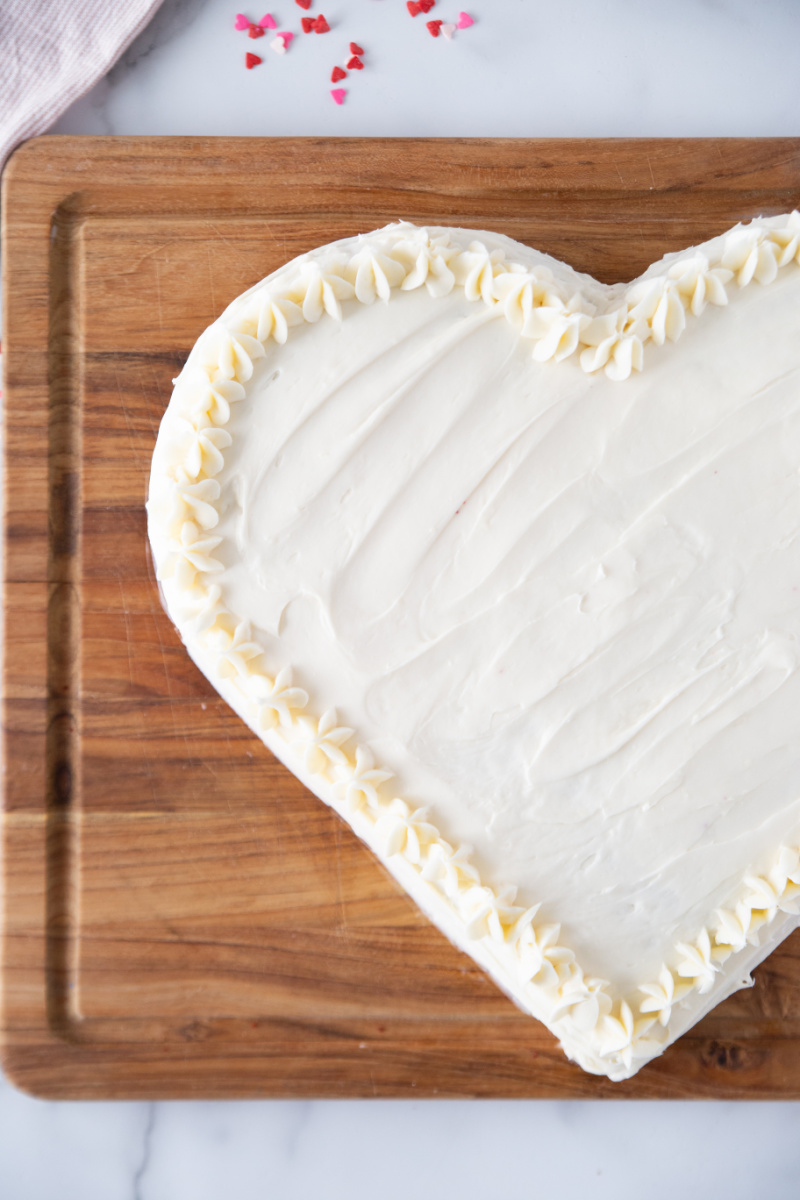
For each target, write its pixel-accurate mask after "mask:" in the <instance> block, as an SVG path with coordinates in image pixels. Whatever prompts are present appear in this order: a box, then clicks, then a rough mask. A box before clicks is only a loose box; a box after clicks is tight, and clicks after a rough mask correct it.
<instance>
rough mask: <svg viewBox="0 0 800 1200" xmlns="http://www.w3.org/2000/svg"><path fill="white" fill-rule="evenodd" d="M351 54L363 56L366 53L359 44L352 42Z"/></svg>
mask: <svg viewBox="0 0 800 1200" xmlns="http://www.w3.org/2000/svg"><path fill="white" fill-rule="evenodd" d="M350 53H351V54H363V53H364V51H363V50H362V49H361V47H360V46H359V44H358V42H351V43H350Z"/></svg>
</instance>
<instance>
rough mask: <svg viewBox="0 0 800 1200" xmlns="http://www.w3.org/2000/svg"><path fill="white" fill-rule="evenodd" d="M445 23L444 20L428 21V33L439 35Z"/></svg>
mask: <svg viewBox="0 0 800 1200" xmlns="http://www.w3.org/2000/svg"><path fill="white" fill-rule="evenodd" d="M443 24H444V22H443V21H428V22H427V24H426V26H425V27H426V29H427V30H428V33H429V34H430V35H431V37H438V36H439V30H440V29H441V28H442V25H443Z"/></svg>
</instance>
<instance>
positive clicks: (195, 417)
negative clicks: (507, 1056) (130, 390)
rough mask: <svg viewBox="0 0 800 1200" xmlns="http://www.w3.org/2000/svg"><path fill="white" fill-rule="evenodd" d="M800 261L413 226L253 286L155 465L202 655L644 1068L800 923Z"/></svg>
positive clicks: (493, 954) (589, 1053)
mask: <svg viewBox="0 0 800 1200" xmlns="http://www.w3.org/2000/svg"><path fill="white" fill-rule="evenodd" d="M798 263H800V217H798V215H797V214H796V213H794V214H791V215H790V216H788V217H782V218H772V219H769V220H762V221H759V222H756V223H754V224H753V225H751V226H748V227H745V228H741V227H739V228H737V229H736V230H733V231H731V232H730V233H729V234H727V235H725V236H724V237H721V238H717V239H715V240H714V241H713V242H710V243H707V244H706V245H705V246H703V247H700V248H699V249H697V250H690V251H687V252H685V253H682V254H679V255H671V256H668V257H667V258H666V259H665V260H663V262H662V263H659V264H655V265H654V266H653V267H651V268H650V269H649V271H647V272H646V273H645V275H644V276H643V277H642V278H641V280H638V281H635V282H634V283H633V284H632V285H630V286H629V287H625V286H624V285H616V286H614V287H612V288H606V287H603V286H602V285H600V284H598V283H597V282H596V281H594V280H592V279H590V278H588V277H585V276H579V275H577V274H576V273H575V272H574V271H572V270H571V269H570V268H568V267H566V266H564V265H563V264H560V263H557V262H555V261H554V260H552V259H549V258H547V257H546V256H544V255H542V254H539V253H537V252H536V251H533V250H530V249H528V248H527V247H524V246H521V245H519V244H517V243H514V242H512V241H510V240H509V239H507V238H503V237H500V236H498V235H493V234H484V233H481V234H476V233H474V232H470V231H462V230H443V229H434V230H418V229H415V228H414V227H411V226H407V225H397V226H389V227H388V228H387V229H386V230H380V231H377V232H376V233H374V234H369V235H366V236H365V237H362V238H358V239H351V240H348V241H344V242H340V243H336V244H334V245H333V246H330V247H323V248H322V249H320V250H319V251H315V252H313V253H312V254H310V255H307V256H304V257H303V258H302V259H299V260H296V261H295V262H294V263H290V264H288V266H287V267H285V268H283V269H282V270H281V271H279V272H277V273H276V274H275V275H274V276H272V277H270V278H269V279H267V280H265V281H263V282H262V283H261V284H259V285H257V286H256V287H255V288H253V289H252V290H251V291H250V292H248V293H246V294H245V295H244V296H242V297H240V298H239V299H238V300H237V301H235V302H234V304H233V305H231V306H230V308H229V309H228V310H227V311H226V313H225V314H223V316H222V318H220V320H219V321H218V322H216V323H215V325H213V326H211V328H210V329H209V330H207V331H206V333H205V334H203V336H202V337H201V338H200V340H199V342H198V344H197V346H196V347H195V349H194V350H193V352H192V355H191V356H190V359H189V362H188V363H187V366H186V368H185V370H184V371H183V372H182V374H181V376H180V378H179V379H178V380H177V381H176V389H175V393H174V395H173V399H172V401H171V403H170V407H169V409H168V411H167V414H166V416H165V419H164V422H163V424H162V428H161V432H160V434H159V439H158V444H157V447H156V451H155V454H154V459H153V472H152V477H151V493H150V501H149V505H148V507H149V517H150V536H151V540H152V543H153V549H154V555H155V559H156V563H157V565H158V569H159V577H160V579H161V580H162V586H163V590H164V595H165V601H166V604H167V607H168V610H169V612H170V614H171V615H172V617H173V619H174V620H175V621H176V623H177V625H178V627H179V629H180V631H181V634H182V636H183V638H184V640H185V642H186V644H187V647H188V649H189V652H190V653H191V654H192V656H193V657H194V658H195V660H196V661H197V662H198V664H199V665H200V667H201V669H202V670H203V671H204V672H205V673H206V674H207V675H208V677H209V678H210V679H211V680H212V682H214V684H215V685H216V686H217V687H218V688H219V690H220V692H221V693H222V695H223V696H225V698H226V699H227V700H228V701H229V702H230V703H231V704H232V706H233V707H234V708H235V709H236V711H237V712H239V713H240V714H241V715H242V717H243V718H244V719H245V720H246V721H247V722H248V724H250V725H251V727H252V728H253V729H254V730H256V732H258V733H259V735H260V736H262V737H263V738H264V740H265V741H266V742H267V744H268V745H269V746H270V747H271V748H272V749H273V750H274V751H275V753H276V754H278V755H279V757H281V758H282V759H283V760H284V761H285V762H286V763H287V764H288V765H289V766H290V767H291V769H292V770H293V771H295V773H296V774H297V775H298V776H299V777H300V778H301V779H303V780H304V782H306V783H307V784H308V786H310V787H311V788H312V789H313V790H314V791H315V792H316V793H317V794H318V795H319V796H320V797H321V798H322V799H323V800H325V801H326V802H328V803H330V804H333V805H334V806H335V807H336V808H337V809H338V810H339V811H340V812H342V814H343V815H344V816H345V818H346V819H347V820H348V821H350V823H351V824H352V825H353V827H354V829H355V830H356V832H357V833H359V834H360V835H361V836H362V837H364V838H365V840H367V841H368V842H369V844H370V845H371V846H372V847H373V849H375V850H376V852H377V853H378V854H379V855H380V856H381V857H382V858H383V859H384V861H385V862H386V864H387V866H388V867H389V869H390V870H392V871H393V873H394V874H395V875H396V876H397V878H398V879H399V880H400V882H401V883H402V884H403V885H404V886H405V887H406V888H407V889H408V890H409V892H410V893H411V894H412V896H414V898H415V899H416V900H417V902H418V903H419V904H420V905H421V907H422V908H423V909H424V910H425V911H426V912H427V913H428V914H429V915H430V916H431V917H432V919H433V920H435V921H436V923H437V924H438V925H439V926H440V927H441V928H442V929H443V930H444V932H445V933H447V934H448V935H449V936H450V937H451V938H452V939H453V940H454V941H455V942H456V943H457V944H459V945H461V946H464V947H465V948H467V949H468V951H469V953H471V954H472V955H473V957H474V958H475V959H476V960H477V961H478V962H480V963H481V965H482V966H484V967H485V968H486V969H487V970H488V971H490V973H491V974H492V975H493V977H494V978H495V979H496V980H497V981H498V983H499V984H500V985H501V986H502V987H503V988H504V989H505V990H506V991H508V992H509V994H510V995H512V996H513V997H514V998H515V999H516V1000H517V1002H518V1003H520V1004H521V1005H522V1006H523V1007H525V1008H526V1009H527V1010H528V1011H530V1012H532V1013H534V1015H536V1016H538V1017H540V1018H541V1019H542V1020H545V1021H546V1023H547V1024H548V1025H549V1026H550V1028H552V1029H553V1030H554V1031H555V1032H556V1033H557V1035H558V1036H559V1037H560V1038H561V1040H562V1043H563V1045H564V1047H565V1049H566V1051H567V1053H568V1054H570V1056H572V1057H574V1058H576V1059H577V1060H578V1061H579V1062H581V1064H582V1065H583V1066H585V1067H586V1068H587V1069H589V1070H592V1071H599V1072H603V1073H606V1074H608V1075H609V1076H610V1077H611V1078H625V1077H627V1076H628V1075H630V1074H632V1073H633V1072H634V1071H635V1070H637V1069H638V1068H639V1067H640V1066H641V1065H642V1063H643V1062H645V1061H647V1059H648V1058H650V1057H652V1056H653V1055H654V1054H657V1053H659V1052H660V1050H661V1049H662V1048H663V1046H664V1045H666V1044H668V1042H669V1041H670V1040H673V1039H674V1037H676V1036H678V1034H679V1033H680V1032H682V1030H683V1029H685V1028H687V1027H688V1026H689V1025H691V1024H693V1023H694V1021H696V1020H697V1019H698V1017H699V1016H700V1015H702V1013H703V1012H704V1011H707V1009H708V1008H709V1007H710V1006H711V1005H713V1004H714V1003H716V1002H717V1001H718V1000H719V999H721V998H722V997H723V996H724V995H726V994H728V993H729V992H730V991H733V990H735V989H736V988H737V987H740V986H744V984H745V983H746V982H747V981H748V973H749V970H750V969H751V967H752V966H753V965H755V963H757V962H758V961H759V960H760V958H762V957H763V956H764V954H766V953H767V952H768V951H769V949H770V948H771V947H772V946H773V945H774V944H776V942H777V941H778V940H780V938H781V937H783V936H785V934H786V933H787V932H788V930H789V928H790V927H791V926H792V925H793V924H796V923H797V917H796V912H797V907H798V897H800V861H799V859H798V850H797V846H798V841H799V840H800V736H798V735H800V476H799V475H798V464H800V271H798V269H797V265H798ZM759 284H769V285H770V286H769V287H768V288H764V287H761V286H759ZM749 285H752V286H749ZM723 309H724V311H723ZM678 339H680V343H681V344H680V346H679V347H675V346H672V345H671V343H672V342H674V341H676V340H678ZM650 343H652V345H650ZM642 368H645V369H644V370H642ZM640 372H641V373H640ZM609 381H610V382H609ZM622 381H624V386H623V387H620V382H622ZM445 838H446V839H447V841H445V840H444V839H445ZM459 847H460V848H459ZM470 847H471V848H472V849H470ZM765 930H766V932H764V931H765Z"/></svg>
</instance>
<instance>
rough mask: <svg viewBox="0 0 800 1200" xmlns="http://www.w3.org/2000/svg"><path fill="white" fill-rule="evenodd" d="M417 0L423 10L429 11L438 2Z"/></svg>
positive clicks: (434, 0)
mask: <svg viewBox="0 0 800 1200" xmlns="http://www.w3.org/2000/svg"><path fill="white" fill-rule="evenodd" d="M417 2H418V4H419V7H420V11H421V12H424V13H429V12H430V11H431V9H432V8H433V6H434V4H435V3H436V0H417Z"/></svg>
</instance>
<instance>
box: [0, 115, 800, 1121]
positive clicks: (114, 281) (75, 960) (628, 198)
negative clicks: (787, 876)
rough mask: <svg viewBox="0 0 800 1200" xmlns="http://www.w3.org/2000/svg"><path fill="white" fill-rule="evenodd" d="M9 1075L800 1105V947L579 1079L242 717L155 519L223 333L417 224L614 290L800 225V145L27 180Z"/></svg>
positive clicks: (262, 149) (156, 153)
mask: <svg viewBox="0 0 800 1200" xmlns="http://www.w3.org/2000/svg"><path fill="white" fill-rule="evenodd" d="M3 201H4V209H3V219H4V229H3V233H4V242H3V267H4V272H5V278H4V286H5V298H4V319H5V329H4V335H3V343H4V350H5V356H4V366H5V371H6V375H5V403H6V432H5V437H6V455H7V461H6V475H5V479H6V509H5V550H6V557H5V579H6V585H5V630H6V646H5V665H4V671H5V675H4V708H3V735H4V748H3V753H4V763H5V797H4V803H5V809H4V825H3V837H4V847H3V849H4V867H3V870H4V887H5V916H4V920H5V925H4V933H3V938H4V940H3V965H2V973H3V974H2V981H3V1011H2V1033H3V1063H4V1067H5V1070H6V1072H7V1073H8V1075H9V1076H10V1078H11V1079H12V1080H13V1081H14V1082H15V1083H17V1084H19V1085H20V1086H21V1087H23V1088H25V1089H28V1090H30V1091H33V1092H36V1093H38V1094H40V1095H47V1096H57V1097H68V1096H73V1097H117V1096H129V1097H174V1096H209V1097H212V1096H213V1097H243V1096H434V1095H441V1096H520V1097H522V1096H541V1097H545V1096H549V1097H566V1096H572V1097H604V1096H614V1097H646V1096H647V1097H686V1096H713V1097H745V1096H746V1097H751V1098H753V1097H772V1098H775V1097H795V1098H797V1097H800V933H798V934H795V935H794V936H793V937H792V938H790V939H789V940H788V941H787V942H786V943H784V945H783V946H782V947H781V948H780V949H779V950H777V951H776V952H775V953H774V954H773V955H772V957H771V958H770V959H769V961H768V962H767V963H766V964H765V965H764V966H762V967H761V968H760V969H759V970H758V972H757V978H756V986H755V987H754V988H753V990H752V991H747V992H743V993H739V994H738V995H737V996H734V997H732V998H731V999H730V1000H728V1001H727V1002H726V1003H724V1004H723V1005H722V1006H721V1007H720V1008H718V1009H717V1010H716V1011H715V1012H714V1013H713V1014H712V1015H710V1016H709V1017H707V1018H706V1019H705V1020H704V1021H703V1022H702V1023H701V1024H700V1025H699V1026H698V1027H696V1029H695V1030H694V1031H693V1032H692V1033H691V1034H690V1035H689V1036H687V1037H684V1038H682V1039H681V1041H680V1042H679V1043H678V1044H677V1045H676V1046H674V1047H673V1048H671V1049H670V1050H669V1051H668V1052H667V1053H666V1054H665V1055H664V1056H663V1057H662V1058H661V1059H659V1060H658V1061H657V1062H655V1063H653V1064H652V1065H650V1066H648V1067H646V1068H645V1069H644V1070H643V1071H642V1072H641V1073H640V1074H639V1075H638V1076H637V1077H636V1078H635V1079H633V1080H632V1081H630V1082H628V1083H623V1084H616V1085H614V1084H610V1083H609V1082H608V1081H607V1080H598V1079H594V1078H591V1077H590V1076H588V1075H585V1074H583V1072H581V1071H580V1070H579V1069H578V1068H577V1067H574V1066H572V1065H571V1064H570V1063H568V1062H567V1061H566V1059H565V1058H564V1057H563V1056H562V1054H561V1051H560V1050H559V1049H558V1047H557V1046H556V1043H555V1041H554V1039H553V1038H552V1037H551V1035H550V1034H549V1033H547V1031H546V1030H545V1029H544V1028H543V1027H542V1026H541V1025H539V1024H538V1023H537V1022H535V1021H533V1020H531V1019H530V1018H528V1017H526V1016H523V1015H522V1014H521V1013H519V1012H518V1011H517V1010H516V1009H515V1008H514V1006H513V1005H512V1004H511V1003H510V1002H509V1001H508V1000H506V999H505V997H504V996H502V995H501V994H500V993H499V992H498V991H497V989H496V988H495V987H494V986H493V984H491V983H490V982H489V981H488V979H486V978H485V977H484V975H483V974H482V973H481V972H480V971H479V970H477V969H476V968H475V966H474V965H473V964H472V962H471V960H469V959H467V958H465V957H464V956H463V955H462V954H460V953H459V952H458V951H457V950H455V949H453V947H451V946H450V945H449V943H448V942H447V941H445V939H444V938H443V937H442V936H441V935H440V934H439V933H438V932H437V931H436V930H435V929H434V928H433V927H432V926H430V925H429V924H428V922H427V921H426V920H425V919H424V918H423V917H421V916H420V915H419V913H418V912H417V911H416V909H415V908H414V906H413V905H412V903H411V902H410V901H409V900H408V899H407V898H406V897H405V895H404V894H402V893H401V892H400V891H399V890H398V888H397V886H396V885H395V884H394V882H393V881H392V880H391V879H390V877H389V876H388V875H387V873H386V872H385V871H384V870H383V869H382V868H381V867H380V866H379V865H378V864H377V863H376V862H375V861H374V859H373V858H372V856H371V855H370V853H369V852H368V851H367V850H366V849H365V848H364V847H362V846H361V845H360V843H359V842H358V841H357V840H356V839H355V837H354V836H353V835H352V834H351V832H350V831H349V829H347V828H346V827H345V826H344V825H343V824H342V823H341V822H340V821H339V819H338V818H337V817H336V816H335V815H334V814H333V813H332V812H330V811H329V810H327V809H326V808H325V807H324V806H323V805H322V804H320V803H319V801H317V800H316V799H315V798H314V797H312V796H311V795H309V794H308V793H307V792H306V791H305V790H304V789H303V788H302V787H301V786H300V784H299V783H297V782H296V781H295V780H294V779H293V777H292V776H291V775H289V774H288V772H286V771H285V770H284V769H283V768H282V767H281V766H279V765H278V764H277V763H276V762H275V761H274V759H273V758H272V757H271V755H270V754H269V753H268V751H267V750H266V749H265V748H264V747H263V746H262V745H261V743H260V742H258V741H257V740H255V739H254V738H253V736H252V735H251V734H250V732H249V731H248V730H247V729H246V728H245V727H244V726H243V725H242V724H241V723H240V722H239V721H238V719H237V718H236V717H234V716H233V714H232V713H231V712H230V711H229V710H228V709H227V708H226V706H225V704H224V703H223V702H222V701H221V700H220V699H219V698H218V697H217V696H216V694H215V693H214V692H213V690H212V689H211V687H210V686H209V684H208V683H207V682H206V680H205V679H204V678H203V677H202V676H201V675H200V674H199V672H198V671H197V670H196V668H195V667H194V666H193V664H192V663H191V662H190V660H189V659H188V657H187V655H186V654H185V652H184V650H183V647H182V645H181V643H180V640H179V638H178V637H177V635H176V633H175V631H174V629H173V628H172V626H171V624H170V622H169V621H168V620H167V618H166V616H165V615H164V613H163V611H162V609H161V605H160V602H159V595H158V589H157V586H156V583H155V580H154V577H153V570H152V565H151V563H150V560H149V557H148V550H147V542H146V537H145V513H144V507H143V505H144V499H145V493H146V488H147V478H148V471H149V464H150V455H151V452H152V449H153V444H154V441H155V436H156V431H157V429H158V424H159V421H160V419H161V415H162V413H163V411H164V408H165V407H166V404H167V401H168V399H169V395H170V391H171V380H172V378H173V376H174V375H176V374H177V372H178V371H179V369H180V367H181V365H182V363H183V360H184V358H185V356H186V354H187V353H188V351H189V348H190V347H191V345H192V343H193V342H194V340H195V339H196V337H197V335H198V333H199V332H200V330H201V329H202V328H203V327H204V326H205V325H206V324H207V323H208V322H210V321H211V320H212V319H213V318H214V317H216V316H217V314H218V313H219V312H221V310H222V309H223V308H224V307H225V305H226V304H227V303H228V302H229V301H230V300H232V299H233V298H234V297H235V296H236V295H237V294H238V293H239V292H241V291H242V290H244V289H245V288H247V287H248V286H250V285H251V284H252V283H254V282H255V281H257V280H258V279H260V278H261V277H262V276H263V275H265V274H267V273H268V272H269V271H272V270H273V269H274V268H275V267H277V266H278V265H279V264H281V263H283V262H285V261H286V260H287V259H288V258H290V257H292V256H293V255H296V254H299V253H301V252H302V251H305V250H308V249H310V248H311V247H312V246H315V245H317V244H319V243H321V242H327V241H329V240H331V239H332V238H339V237H344V236H347V235H351V234H354V233H356V232H358V231H360V230H367V229H371V228H374V227H375V226H378V225H381V224H383V223H385V222H387V221H389V220H393V219H396V218H399V217H404V218H408V219H410V220H412V221H417V222H421V223H425V222H428V223H441V224H448V223H449V224H457V225H464V226H477V227H488V228H492V229H496V230H500V231H502V232H503V233H508V234H511V235H512V236H513V237H515V238H519V239H520V240H522V241H525V242H530V243H532V244H536V245H537V246H539V247H541V248H542V249H544V250H547V251H550V253H552V254H555V255H558V256H559V257H561V258H564V259H566V260H567V261H568V262H570V263H572V264H573V266H575V267H577V268H578V269H579V270H583V271H591V272H593V273H594V274H596V275H597V276H598V277H599V278H600V279H602V280H605V281H611V280H614V279H618V278H630V277H633V276H634V275H636V274H637V273H638V272H640V271H641V270H642V269H643V268H644V267H645V266H647V264H648V263H649V262H650V261H651V260H652V259H655V258H658V257H659V256H660V255H661V254H663V253H664V252H665V251H667V250H675V249H679V248H681V247H683V246H686V245H689V244H690V243H692V242H695V241H698V240H700V239H704V238H707V237H710V236H712V235H713V234H716V233H718V232H720V231H722V230H723V229H725V228H726V227H727V226H728V225H730V224H732V223H733V222H735V221H736V220H738V219H747V218H750V217H752V216H754V215H757V214H759V213H766V214H772V213H778V212H782V211H786V210H787V209H790V208H792V207H794V206H798V205H800V139H794V140H774V139H771V140H762V141H718V140H714V141H605V142H597V141H516V140H509V141H497V140H491V141H434V140H430V141H406V140H342V141H338V140H333V141H331V140H322V139H319V140H314V139H283V140H269V139H260V140H248V139H236V140H218V139H201V138H180V139H162V138H63V137H62V138H42V139H39V140H37V141H34V142H31V143H29V144H28V145H27V146H25V147H23V148H22V150H20V151H19V152H18V153H17V154H16V155H15V156H14V158H13V159H12V161H11V163H10V165H9V167H8V169H7V171H6V175H5V177H4V195H3Z"/></svg>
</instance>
